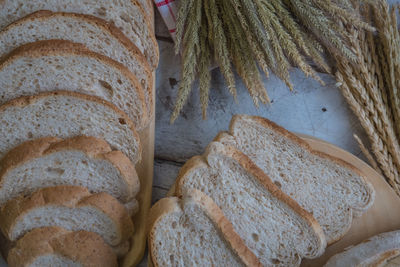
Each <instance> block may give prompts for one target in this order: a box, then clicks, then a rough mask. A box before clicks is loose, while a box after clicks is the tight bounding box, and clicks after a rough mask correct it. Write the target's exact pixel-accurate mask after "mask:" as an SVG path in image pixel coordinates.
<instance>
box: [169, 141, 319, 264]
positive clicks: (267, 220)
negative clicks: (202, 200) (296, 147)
mask: <svg viewBox="0 0 400 267" xmlns="http://www.w3.org/2000/svg"><path fill="white" fill-rule="evenodd" d="M190 188H194V189H198V190H200V191H202V192H204V193H205V194H207V195H208V196H210V197H211V198H212V199H213V200H214V201H215V203H216V204H217V205H218V206H219V207H220V208H221V210H222V211H223V213H224V214H225V216H226V217H227V219H228V220H229V221H231V222H232V224H233V227H234V229H235V231H236V232H237V233H238V234H239V235H240V237H241V238H242V239H243V240H244V241H245V244H246V246H247V247H249V248H250V250H251V251H252V252H253V253H254V254H255V255H256V256H257V257H258V258H259V259H260V262H261V264H263V265H264V266H298V265H300V262H301V258H303V257H306V258H315V257H318V256H319V255H321V254H322V253H323V251H324V249H325V246H326V241H325V236H324V234H323V231H322V229H321V227H320V225H319V224H318V222H317V221H316V220H315V219H314V217H313V216H312V215H311V214H309V213H308V212H306V211H305V210H304V209H303V208H301V207H300V206H299V205H298V204H297V203H296V202H295V201H294V200H292V199H291V198H290V197H288V196H287V195H285V194H284V193H283V192H282V191H281V190H280V189H279V188H278V187H277V186H276V185H275V184H274V183H273V182H272V181H271V180H270V178H269V177H268V176H267V175H265V174H264V173H263V172H262V171H261V170H260V169H259V168H258V167H257V166H256V165H255V164H254V163H252V161H251V160H250V159H249V158H248V157H246V156H245V155H244V154H243V153H241V152H240V151H238V150H237V149H235V148H233V147H229V146H224V145H222V144H221V143H218V142H212V143H211V144H210V145H209V146H208V147H207V150H206V153H205V154H204V155H203V156H197V157H194V158H192V159H191V160H189V161H188V162H187V163H186V164H185V165H184V167H183V168H182V169H181V171H180V173H179V175H178V178H177V181H176V195H178V196H179V195H180V194H182V192H184V190H188V189H190Z"/></svg>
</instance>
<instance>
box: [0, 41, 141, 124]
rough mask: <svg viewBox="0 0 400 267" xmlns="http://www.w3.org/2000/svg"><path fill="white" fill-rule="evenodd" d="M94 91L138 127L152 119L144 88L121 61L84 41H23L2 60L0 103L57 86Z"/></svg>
mask: <svg viewBox="0 0 400 267" xmlns="http://www.w3.org/2000/svg"><path fill="white" fill-rule="evenodd" d="M67 89H68V90H69V91H73V92H79V93H84V94H88V95H95V96H98V97H100V98H102V99H104V100H107V101H109V102H111V103H113V104H114V105H115V106H117V107H118V108H119V109H121V110H123V111H124V112H125V113H126V114H127V115H128V116H129V117H130V118H131V120H132V121H133V122H134V124H135V126H136V128H137V129H141V128H144V127H145V126H147V124H148V122H149V115H148V113H147V109H146V100H145V97H144V91H143V88H142V87H141V85H140V84H139V83H138V81H137V79H136V77H135V76H134V75H133V74H132V73H131V72H130V71H129V70H128V69H127V68H126V67H125V66H123V65H122V64H120V63H118V62H116V61H114V60H112V59H110V58H108V57H106V56H103V55H101V54H97V53H94V52H91V51H89V50H88V49H87V48H86V47H85V46H84V45H81V44H77V43H72V42H69V41H64V40H46V41H38V42H35V43H30V44H26V45H23V46H21V47H19V48H17V49H16V50H13V51H12V52H11V53H9V54H8V55H7V56H5V57H4V58H3V60H2V61H0V104H3V103H5V102H7V101H9V100H11V99H14V98H17V97H20V96H25V95H33V94H35V93H40V92H48V91H54V90H67Z"/></svg>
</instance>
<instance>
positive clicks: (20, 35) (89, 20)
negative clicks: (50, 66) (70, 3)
mask: <svg viewBox="0 0 400 267" xmlns="http://www.w3.org/2000/svg"><path fill="white" fill-rule="evenodd" d="M52 39H63V40H68V41H72V42H74V43H82V44H84V45H85V46H86V47H87V48H88V49H89V50H91V51H93V52H96V53H98V54H102V55H104V56H107V57H109V58H111V59H113V60H115V61H118V62H120V63H121V64H123V65H124V66H126V67H127V68H128V69H129V70H130V71H131V72H132V73H133V74H134V75H135V76H136V77H137V79H138V80H139V82H140V84H141V85H142V87H143V88H144V92H145V99H146V104H147V106H146V107H147V111H148V112H151V110H152V102H153V95H152V90H153V78H152V73H151V68H150V65H149V64H148V62H147V61H146V58H145V57H144V56H143V55H142V53H141V52H140V51H139V49H138V48H137V47H136V46H135V45H134V44H133V43H132V42H131V41H130V40H129V39H128V38H127V37H126V36H125V35H124V34H123V33H122V32H121V31H120V30H119V29H118V28H117V27H115V26H114V25H113V24H111V23H108V22H106V21H104V20H102V19H99V18H97V17H94V16H90V15H83V14H75V13H64V12H51V11H38V12H35V13H33V14H29V15H28V16H26V17H24V18H22V19H20V20H18V21H16V22H14V23H11V24H10V25H8V26H7V27H6V28H4V29H3V30H2V31H0V56H5V55H6V54H8V53H10V52H11V51H12V50H14V49H16V48H17V47H19V46H21V45H25V44H28V43H33V42H36V41H41V40H52ZM107 62H108V61H107ZM112 69H114V68H112ZM55 71H57V70H55ZM129 76H131V75H129ZM118 87H122V86H120V85H118Z"/></svg>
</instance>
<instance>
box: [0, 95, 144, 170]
mask: <svg viewBox="0 0 400 267" xmlns="http://www.w3.org/2000/svg"><path fill="white" fill-rule="evenodd" d="M80 135H86V136H94V137H97V138H102V139H104V140H105V141H107V143H108V144H110V146H111V148H113V149H115V150H120V151H121V152H123V153H124V154H125V155H127V156H128V158H129V159H130V160H131V161H132V163H134V164H136V163H137V162H138V161H139V159H140V151H141V148H140V141H139V136H138V134H137V132H136V131H135V128H134V126H133V123H132V121H131V120H130V119H129V118H128V116H127V115H126V114H125V113H123V112H122V111H120V110H118V109H117V108H116V107H115V106H114V105H112V104H110V103H108V102H106V101H104V100H102V99H99V98H97V97H94V96H88V95H83V94H79V93H73V92H66V91H57V92H49V93H42V94H38V95H34V96H27V97H21V98H17V99H14V100H12V101H10V102H7V103H6V104H4V105H3V106H0V136H1V137H2V138H0V158H3V157H4V155H5V154H6V153H7V152H8V151H10V150H11V149H12V148H14V147H16V146H17V145H19V144H21V143H22V142H25V141H29V140H33V139H37V138H42V137H48V136H55V137H59V138H70V137H75V136H80Z"/></svg>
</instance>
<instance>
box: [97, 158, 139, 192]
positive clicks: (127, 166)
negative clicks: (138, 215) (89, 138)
mask: <svg viewBox="0 0 400 267" xmlns="http://www.w3.org/2000/svg"><path fill="white" fill-rule="evenodd" d="M98 157H100V158H102V159H105V160H108V161H109V162H111V163H112V164H113V165H114V166H115V167H116V168H117V169H118V170H119V172H120V173H121V175H122V176H123V177H125V181H126V183H127V184H128V187H129V188H130V191H131V192H130V194H129V195H131V196H132V197H134V196H136V195H137V193H139V191H140V180H139V177H138V175H137V172H136V169H135V166H134V165H133V163H132V162H131V161H130V160H129V158H128V157H127V156H125V154H124V153H122V152H121V151H111V152H109V153H105V154H99V155H98Z"/></svg>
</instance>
